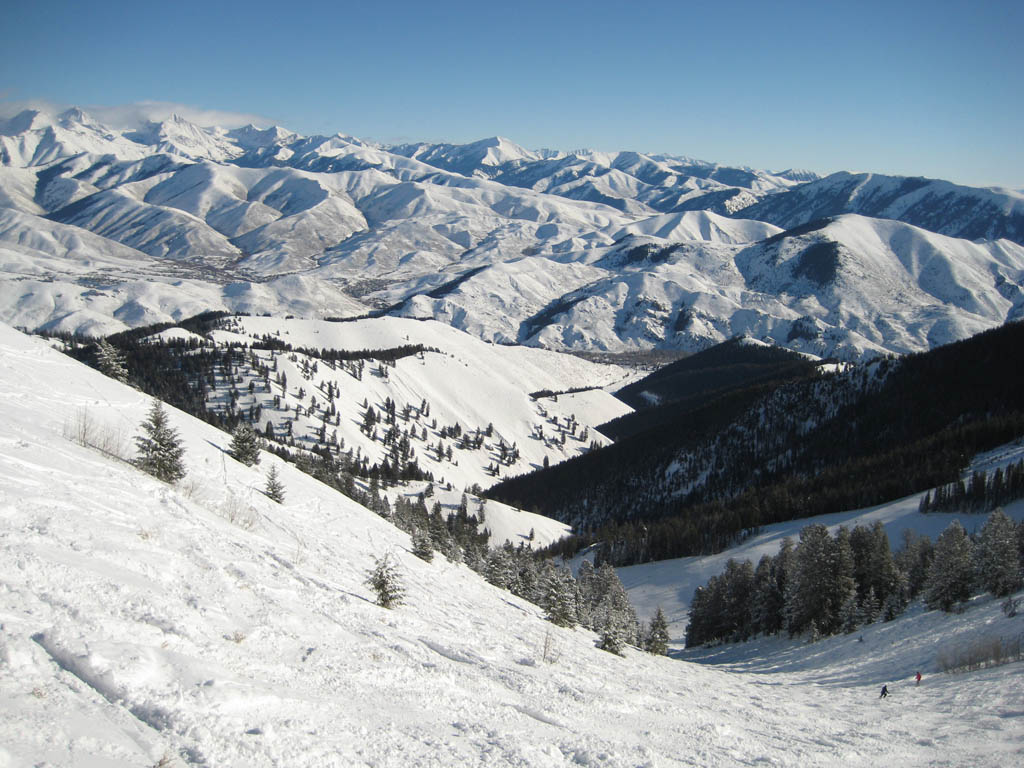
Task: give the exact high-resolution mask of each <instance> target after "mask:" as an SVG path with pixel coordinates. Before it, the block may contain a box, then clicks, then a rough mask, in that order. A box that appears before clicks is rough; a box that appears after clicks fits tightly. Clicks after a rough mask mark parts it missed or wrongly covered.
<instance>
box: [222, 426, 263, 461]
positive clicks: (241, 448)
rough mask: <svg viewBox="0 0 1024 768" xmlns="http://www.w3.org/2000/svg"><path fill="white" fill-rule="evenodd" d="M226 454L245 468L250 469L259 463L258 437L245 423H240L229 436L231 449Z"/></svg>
mask: <svg viewBox="0 0 1024 768" xmlns="http://www.w3.org/2000/svg"><path fill="white" fill-rule="evenodd" d="M228 452H229V453H230V454H231V455H232V456H233V457H234V458H235V460H236V461H240V462H242V463H243V464H245V466H247V467H251V466H253V465H254V464H259V463H260V437H259V435H257V434H256V431H255V430H254V429H253V428H252V427H251V426H249V424H248V423H246V422H244V421H243V422H240V423H239V424H238V426H237V427H235V431H234V432H233V433H232V435H231V448H230V449H229V450H228Z"/></svg>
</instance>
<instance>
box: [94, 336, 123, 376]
mask: <svg viewBox="0 0 1024 768" xmlns="http://www.w3.org/2000/svg"><path fill="white" fill-rule="evenodd" d="M96 364H97V365H98V366H99V369H100V372H101V373H103V375H104V376H109V377H110V378H112V379H116V380H117V381H121V382H125V383H127V381H128V367H127V365H126V364H125V358H124V355H123V354H121V352H120V351H119V350H118V349H117V347H115V346H114V345H113V344H111V343H110V342H109V341H107V340H106V339H100V340H99V341H98V342H96Z"/></svg>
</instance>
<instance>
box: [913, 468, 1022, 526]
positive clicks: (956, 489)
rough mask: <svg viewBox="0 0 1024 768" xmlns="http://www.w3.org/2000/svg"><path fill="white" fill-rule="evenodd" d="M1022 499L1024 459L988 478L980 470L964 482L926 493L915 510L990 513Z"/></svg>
mask: <svg viewBox="0 0 1024 768" xmlns="http://www.w3.org/2000/svg"><path fill="white" fill-rule="evenodd" d="M1022 498H1024V460H1021V461H1018V462H1016V463H1015V464H1009V465H1007V467H1006V468H1005V469H1004V468H1003V467H999V468H997V469H996V471H995V472H993V473H992V476H991V477H989V476H988V473H986V472H985V471H984V470H978V471H976V472H974V473H972V474H971V477H970V479H969V480H968V481H967V483H964V481H963V480H957V481H955V482H952V483H947V484H946V485H942V486H939V487H938V488H936V489H935V491H934V492H932V491H928V492H927V493H925V495H924V496H922V497H921V502H920V504H919V505H918V511H920V512H922V513H928V512H965V513H970V512H975V513H979V512H982V513H983V512H990V511H992V510H993V509H995V508H996V507H1001V506H1003V505H1005V504H1009V503H1010V502H1011V501H1016V500H1017V499H1022Z"/></svg>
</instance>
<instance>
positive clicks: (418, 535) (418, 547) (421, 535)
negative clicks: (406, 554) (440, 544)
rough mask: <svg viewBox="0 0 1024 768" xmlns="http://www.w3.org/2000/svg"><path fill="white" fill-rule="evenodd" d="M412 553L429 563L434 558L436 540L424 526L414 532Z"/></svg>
mask: <svg viewBox="0 0 1024 768" xmlns="http://www.w3.org/2000/svg"><path fill="white" fill-rule="evenodd" d="M412 553H413V554H414V555H416V557H418V558H419V559H420V560H423V561H424V562H427V563H429V562H430V561H431V560H433V559H434V542H433V540H432V539H431V538H430V534H429V533H427V531H426V530H424V529H423V528H416V529H414V530H413V532H412Z"/></svg>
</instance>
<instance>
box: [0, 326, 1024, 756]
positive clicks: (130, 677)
mask: <svg viewBox="0 0 1024 768" xmlns="http://www.w3.org/2000/svg"><path fill="white" fill-rule="evenodd" d="M252 320H254V321H256V320H258V318H253V319H252ZM388 327H391V328H392V330H393V329H394V327H396V326H388ZM315 328H316V326H315V325H309V326H308V329H309V330H308V332H310V333H312V331H313V330H314V329H315ZM449 332H451V331H449ZM540 354H543V353H540ZM524 363H525V358H524ZM148 409H149V398H148V397H146V396H144V395H142V394H141V393H139V392H138V391H135V390H132V389H130V388H128V387H126V386H124V385H122V384H119V383H117V382H115V381H113V380H111V379H108V378H106V377H104V376H102V375H100V374H99V373H98V372H96V371H93V370H91V369H88V368H86V367H84V366H82V365H80V364H78V363H76V362H74V361H73V360H70V359H69V358H67V357H65V356H63V355H61V354H60V353H58V352H56V351H55V350H53V349H51V348H49V347H48V346H47V345H46V344H45V343H44V342H42V341H41V340H38V339H32V338H29V337H26V336H23V335H21V334H19V333H17V332H15V331H13V330H11V329H10V328H8V327H6V326H0V415H2V417H0V526H2V528H0V547H2V548H3V555H2V557H0V625H2V629H0V669H2V674H0V692H2V694H0V711H2V713H3V716H2V717H0V765H11V766H20V765H51V766H61V765H66V766H121V765H124V766H153V765H157V764H161V765H163V766H169V765H182V766H184V765H218V766H220V765H225V766H259V765H268V766H269V765H281V766H284V765H287V766H305V765H308V766H314V765H315V766H322V765H337V766H350V765H377V766H391V765H394V766H398V765H424V766H426V765H437V766H447V765H520V766H559V765H591V766H647V765H649V766H661V765H666V766H667V765H701V766H711V765H720V766H729V765H755V764H772V765H793V766H806V765H835V766H838V765H875V764H878V763H880V762H890V763H899V764H904V765H977V766H1000V765H1011V764H1016V763H1017V762H1019V761H1020V760H1021V759H1022V757H1024V752H1022V751H1021V750H1022V748H1021V745H1020V735H1021V717H1022V714H1021V713H1022V712H1024V685H1022V684H1021V682H1022V680H1024V678H1022V671H1021V665H1020V664H1013V665H1009V666H1003V667H996V668H992V669H988V670H982V671H977V672H972V673H966V674H962V675H942V674H939V673H938V672H936V671H935V669H936V668H935V662H934V659H935V656H934V654H935V651H936V649H937V648H939V647H941V646H942V645H943V644H945V643H949V642H954V641H962V640H963V639H965V638H970V637H984V636H989V635H992V634H1001V635H1003V634H1005V635H1011V634H1014V633H1017V634H1019V633H1021V632H1022V630H1024V625H1022V623H1021V622H1022V619H1021V617H1020V616H1018V617H1016V618H1014V619H1009V618H1006V617H1004V616H1003V615H1002V613H1001V612H1000V610H999V607H998V603H997V602H996V601H994V600H992V599H988V598H982V599H978V600H975V601H973V602H972V603H971V604H970V605H969V606H968V607H967V609H966V610H965V611H964V612H963V613H961V614H952V615H951V614H943V613H938V612H927V613H924V614H923V615H921V612H920V611H911V612H910V613H909V614H908V615H906V616H904V617H901V618H899V619H897V620H896V621H893V622H889V623H884V624H876V625H870V626H868V627H865V628H863V629H862V630H861V631H860V632H859V633H858V634H857V635H853V636H842V637H834V638H830V639H826V640H823V641H820V642H818V643H815V644H812V645H804V644H803V643H802V642H800V641H796V640H793V641H789V640H768V641H762V642H758V643H754V644H745V645H736V646H725V647H721V648H719V649H712V650H711V651H707V650H705V651H686V652H682V651H680V650H679V647H678V646H679V640H680V635H681V633H680V630H681V626H680V625H678V624H677V625H676V626H675V628H674V629H673V631H672V633H671V634H672V637H673V639H674V641H675V643H674V645H675V646H676V647H675V649H674V650H673V651H672V652H671V654H670V657H656V656H651V655H649V654H645V653H643V652H640V651H638V650H635V649H632V648H628V649H626V651H625V655H624V657H619V656H615V655H613V654H610V653H607V652H605V651H602V650H599V649H598V648H597V647H596V640H597V638H596V636H595V635H594V634H593V633H592V632H590V631H587V630H584V629H580V628H576V629H565V628H560V627H556V626H554V625H553V624H551V623H550V622H547V621H544V618H543V611H542V610H541V609H539V608H538V607H537V606H534V605H532V604H530V603H527V602H525V601H522V600H520V599H519V598H516V597H514V596H512V595H511V594H510V593H508V592H505V591H502V590H499V589H497V588H495V587H492V586H491V585H489V584H488V583H486V582H485V581H484V580H483V579H481V578H480V577H479V576H477V575H476V574H475V573H473V572H472V571H470V570H469V569H468V568H467V567H466V566H464V565H457V564H453V563H451V562H449V561H447V560H446V559H445V558H443V557H437V558H435V559H434V560H433V562H430V563H426V562H423V561H422V560H419V559H417V558H416V557H413V556H412V555H411V553H410V551H409V550H410V541H409V537H408V536H407V535H406V534H404V533H402V532H401V531H399V530H398V529H396V528H395V527H394V526H392V525H391V524H390V523H389V522H387V521H386V520H384V519H382V518H381V517H379V516H378V515H376V514H374V513H372V512H370V511H369V510H367V509H365V508H363V507H361V506H359V505H358V504H356V503H354V502H352V501H351V500H349V499H346V498H345V497H343V496H341V495H340V494H338V493H337V492H335V491H333V490H332V489H330V488H328V487H327V486H325V485H322V484H320V483H318V482H317V481H315V480H313V479H311V478H310V477H308V476H306V475H304V474H302V473H300V472H298V471H297V470H295V469H294V468H293V467H292V466H290V465H287V464H284V463H283V462H280V461H279V460H277V459H276V457H273V456H270V455H269V454H264V455H263V461H262V462H261V464H260V465H258V466H257V467H252V468H250V467H246V466H244V465H242V464H240V463H238V462H236V461H235V460H234V459H232V458H231V457H230V456H228V455H227V454H226V449H227V447H228V444H229V442H230V436H229V435H227V434H225V433H224V432H221V431H219V430H216V429H214V428H213V427H211V426H209V425H206V424H203V423H201V422H198V421H196V420H194V419H192V418H191V417H188V416H187V415H185V414H183V413H180V412H177V411H173V410H170V411H169V413H170V419H171V423H172V426H173V427H174V428H176V429H177V430H178V431H179V433H180V435H181V438H182V440H183V444H184V446H185V449H186V452H185V464H186V468H187V470H188V475H187V476H186V478H185V480H183V481H181V482H180V483H179V484H177V485H176V486H171V485H168V484H165V483H162V482H160V481H158V480H155V479H154V478H151V477H149V476H148V475H144V474H142V473H140V472H139V471H138V470H136V469H135V468H134V467H132V466H131V465H130V464H128V463H125V462H124V461H121V460H118V459H116V458H111V457H110V456H107V455H104V454H102V453H99V452H97V451H95V450H93V449H90V448H87V447H84V446H82V445H80V444H79V442H78V441H76V440H75V439H74V438H75V436H76V433H77V434H80V432H81V429H82V428H83V423H85V424H87V425H88V429H89V430H90V431H91V432H92V434H93V435H94V437H95V438H96V439H95V440H93V442H97V441H99V442H104V443H105V444H106V445H108V446H109V447H111V449H112V452H114V453H118V452H122V453H125V452H127V453H131V451H132V447H131V438H132V437H133V436H134V435H135V434H138V425H139V423H140V422H141V421H142V420H143V419H144V417H145V415H146V412H147V410H148ZM86 416H87V420H86V421H85V422H83V417H86ZM100 438H102V439H100ZM270 466H274V467H276V468H277V469H278V471H279V473H280V477H281V479H282V481H283V483H284V486H285V489H286V497H285V500H284V502H283V503H281V504H277V503H275V502H272V501H270V500H269V499H268V498H267V497H266V496H265V495H264V494H263V493H262V490H261V489H262V488H263V486H264V475H265V472H266V471H267V470H268V468H269V467H270ZM910 506H914V507H915V508H916V503H915V502H914V500H906V501H904V502H898V503H896V504H894V505H891V506H889V507H886V508H884V509H881V510H869V511H867V512H865V513H851V514H850V515H846V516H844V517H843V518H842V519H839V518H837V519H836V520H834V521H830V522H834V523H839V522H850V521H851V520H853V519H854V518H855V517H857V516H858V515H861V516H864V517H865V519H870V518H871V517H872V516H876V517H879V519H883V520H885V521H886V522H887V523H888V524H891V525H892V526H893V527H897V526H899V525H902V524H904V523H907V522H910V520H911V518H912V517H913V515H912V514H910V512H909V508H910ZM1014 512H1015V514H1016V515H1017V516H1020V509H1019V508H1015V509H1014ZM508 514H509V515H513V514H514V513H512V512H509V513H508ZM490 519H491V517H490V515H489V516H488V520H490ZM534 522H535V521H534V520H532V519H531V518H524V519H522V520H521V521H519V522H518V523H517V522H516V521H515V519H514V517H509V518H508V519H507V520H506V525H507V529H508V530H509V531H514V530H515V527H516V525H517V524H518V525H520V526H526V525H532V524H533V523H534ZM934 524H939V525H941V521H940V522H939V523H934ZM520 530H521V531H522V528H521V529H520ZM786 530H788V531H789V532H792V531H793V530H794V528H792V527H791V528H789V529H786ZM786 530H783V529H780V530H772V531H768V532H766V533H765V534H764V537H763V539H757V540H751V541H749V542H748V543H747V544H746V545H745V546H746V547H747V549H745V550H737V551H736V552H732V553H730V554H732V555H736V556H741V557H746V556H754V555H755V554H756V551H757V550H756V547H758V546H760V547H771V546H773V545H777V541H778V538H779V537H780V536H781V535H784V534H785V533H786ZM548 535H554V531H552V532H551V533H550V534H548ZM388 553H390V555H391V556H392V557H394V558H396V560H397V562H398V564H399V573H400V578H401V580H402V582H403V583H404V585H405V588H406V598H405V603H404V604H403V605H401V606H398V607H396V608H394V609H392V610H387V609H384V608H381V607H379V606H377V605H375V604H374V599H373V593H372V591H371V590H370V588H369V587H368V586H367V585H366V584H365V580H366V576H367V571H368V570H369V569H371V568H372V567H373V565H374V561H375V559H377V558H380V557H382V556H383V555H385V554H388ZM720 565H721V563H718V565H717V566H715V565H714V564H712V563H708V562H698V563H660V564H653V565H649V566H637V567H635V568H631V569H625V570H624V571H623V573H622V577H623V579H624V582H625V583H627V585H628V586H630V593H631V598H632V599H633V600H634V601H635V602H636V603H637V604H638V606H640V608H641V612H645V613H646V612H649V610H650V608H651V607H653V605H655V604H662V605H664V607H665V608H666V610H668V611H669V612H670V613H672V614H673V617H674V618H678V616H679V611H680V610H681V609H682V608H683V607H684V604H685V599H686V598H687V596H688V593H689V594H692V587H693V585H694V584H695V583H699V580H701V579H706V577H707V573H708V572H709V571H710V570H711V569H714V568H716V567H718V568H720ZM645 584H646V585H650V584H658V585H660V589H661V590H662V591H661V592H660V593H655V592H652V590H651V589H650V588H649V586H644V585H645ZM673 596H674V597H675V602H674V603H673V602H672V599H671V598H672V597H673ZM680 596H681V597H680ZM861 638H862V640H861ZM918 669H921V670H923V671H924V674H925V678H924V680H923V682H922V683H921V685H920V687H914V686H913V685H912V683H911V676H912V675H913V673H914V671H915V670H918ZM882 683H888V684H889V686H890V689H891V691H892V696H891V697H890V698H889V699H887V700H885V701H879V700H878V688H879V686H880V685H881V684H882ZM161 761H162V762H161Z"/></svg>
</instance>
